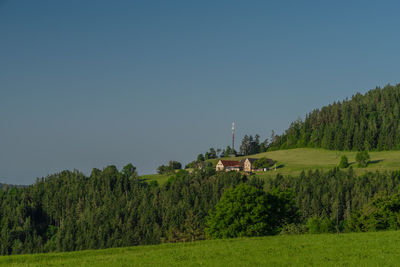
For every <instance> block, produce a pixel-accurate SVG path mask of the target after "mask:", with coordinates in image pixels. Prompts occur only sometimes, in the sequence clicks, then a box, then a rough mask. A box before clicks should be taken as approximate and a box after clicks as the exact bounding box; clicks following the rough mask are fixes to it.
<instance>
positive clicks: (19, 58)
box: [0, 0, 400, 184]
mask: <svg viewBox="0 0 400 267" xmlns="http://www.w3.org/2000/svg"><path fill="white" fill-rule="evenodd" d="M302 2H303V3H300V1H52V0H51V1H50V0H49V1H39V0H36V1H30V0H26V1H11V0H10V1H1V0H0V92H1V95H0V182H2V183H14V184H30V183H33V182H34V181H35V179H36V177H42V176H46V175H48V174H51V173H54V172H58V171H61V170H64V169H74V168H76V169H78V170H81V171H83V172H84V173H86V174H89V173H90V170H91V169H92V168H103V167H105V166H106V165H109V164H114V165H116V166H117V167H119V168H120V167H122V166H123V165H125V164H127V163H130V162H131V163H133V164H134V165H135V166H137V168H138V171H139V173H140V174H145V173H153V172H155V169H156V168H157V166H159V165H161V164H165V163H167V162H168V160H171V159H174V160H178V161H182V162H183V163H187V162H188V161H190V160H192V159H194V158H195V157H196V155H197V154H198V153H200V152H205V151H206V150H207V149H208V148H209V147H215V148H218V147H225V146H226V145H229V144H230V136H231V134H230V127H231V123H232V121H235V122H236V125H237V139H241V138H242V137H243V135H244V134H245V133H248V134H256V133H258V134H260V135H261V136H262V137H263V138H264V137H269V136H270V133H271V130H272V129H274V130H275V131H276V132H278V133H281V132H282V131H283V130H284V129H286V128H287V127H288V126H289V124H290V122H291V121H293V120H295V119H297V118H298V117H304V115H305V114H306V113H308V112H309V111H311V110H312V109H315V108H319V107H321V106H323V105H326V104H329V103H331V102H333V101H335V100H342V99H344V98H346V97H351V95H352V94H354V93H355V92H357V91H360V92H365V91H367V90H368V89H371V88H374V87H375V86H384V85H385V84H387V83H391V84H396V83H398V82H399V77H400V76H399V74H400V73H399V72H400V71H399V70H400V68H399V62H400V52H399V51H400V50H399V45H400V34H399V29H400V21H399V19H398V11H399V10H400V6H399V5H398V4H396V3H395V2H393V3H392V2H383V1H375V3H369V2H366V1H352V2H350V1H315V2H312V1H302ZM239 141H240V140H238V142H237V143H236V145H237V146H239Z"/></svg>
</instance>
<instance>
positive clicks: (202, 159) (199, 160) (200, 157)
mask: <svg viewBox="0 0 400 267" xmlns="http://www.w3.org/2000/svg"><path fill="white" fill-rule="evenodd" d="M204 160H205V159H204V156H203V154H199V155H198V156H197V161H198V162H201V161H204Z"/></svg>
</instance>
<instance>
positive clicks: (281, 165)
mask: <svg viewBox="0 0 400 267" xmlns="http://www.w3.org/2000/svg"><path fill="white" fill-rule="evenodd" d="M283 167H285V165H284V164H279V165H278V166H276V169H282V168H283ZM272 169H275V167H272Z"/></svg>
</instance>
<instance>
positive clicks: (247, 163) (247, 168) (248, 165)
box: [243, 159, 252, 172]
mask: <svg viewBox="0 0 400 267" xmlns="http://www.w3.org/2000/svg"><path fill="white" fill-rule="evenodd" d="M243 170H244V171H245V172H251V171H252V166H251V162H250V161H249V160H248V159H246V161H245V162H244V165H243Z"/></svg>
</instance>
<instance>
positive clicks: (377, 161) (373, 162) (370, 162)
mask: <svg viewBox="0 0 400 267" xmlns="http://www.w3.org/2000/svg"><path fill="white" fill-rule="evenodd" d="M382 161H383V159H377V160H370V161H369V162H368V164H376V163H379V162H382Z"/></svg>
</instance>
